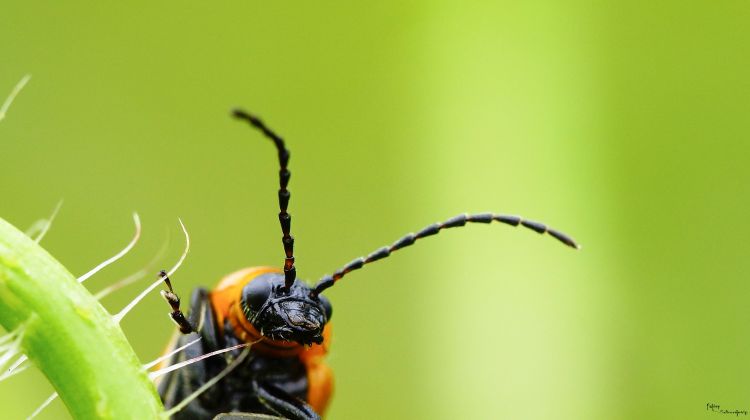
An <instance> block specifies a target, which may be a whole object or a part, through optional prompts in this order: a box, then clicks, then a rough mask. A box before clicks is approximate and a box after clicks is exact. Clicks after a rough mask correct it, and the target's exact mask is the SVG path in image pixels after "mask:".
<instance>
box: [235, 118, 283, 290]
mask: <svg viewBox="0 0 750 420" xmlns="http://www.w3.org/2000/svg"><path fill="white" fill-rule="evenodd" d="M232 115H233V116H234V117H235V118H238V119H240V120H245V121H247V122H248V123H249V124H250V125H251V126H253V127H255V128H257V129H258V130H260V131H261V132H262V133H263V134H264V135H265V136H266V137H268V138H269V139H270V140H271V141H273V144H274V145H276V149H277V150H278V152H279V166H280V167H281V169H279V223H281V232H282V234H283V237H282V238H281V243H282V244H283V245H284V253H285V254H286V258H285V259H284V287H285V288H286V290H289V288H290V287H292V283H294V279H296V278H297V269H296V268H295V267H294V237H293V236H292V235H291V230H292V216H291V215H290V214H289V213H287V211H286V210H287V207H288V206H289V197H290V196H291V193H290V192H289V190H288V189H287V188H286V187H287V185H288V184H289V177H290V176H291V172H289V169H287V164H289V149H287V148H286V146H285V145H284V140H283V139H282V138H281V137H279V136H278V135H277V134H276V133H274V132H273V131H271V129H270V128H268V127H266V125H265V124H264V123H263V121H261V120H260V118H258V117H256V116H254V115H251V114H248V113H247V112H245V111H243V110H241V109H235V110H234V111H232Z"/></svg>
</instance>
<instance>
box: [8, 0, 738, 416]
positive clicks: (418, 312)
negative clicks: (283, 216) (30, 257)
mask: <svg viewBox="0 0 750 420" xmlns="http://www.w3.org/2000/svg"><path fill="white" fill-rule="evenodd" d="M749 19H750V4H749V3H748V2H747V1H744V0H725V1H719V2H693V3H689V4H688V3H685V2H675V1H673V2H661V3H658V4H657V3H655V2H650V1H635V2H600V3H596V4H593V3H590V2H572V1H566V2H532V3H523V4H518V3H516V2H473V3H467V2H458V1H431V2H426V1H424V2H394V1H385V2H370V3H363V4H356V3H352V2H323V3H321V2H293V3H289V2H283V3H278V2H258V1H242V2H226V3H217V4H211V5H208V4H205V3H201V4H197V3H195V2H177V3H175V2H156V3H154V2H146V1H131V2H127V4H120V3H91V2H77V1H74V2H65V3H54V2H42V3H39V2H23V1H18V0H10V1H5V2H3V3H2V5H0V63H1V64H0V97H1V98H4V97H5V94H6V93H7V92H9V91H10V90H11V88H12V86H13V85H14V84H15V83H16V81H17V80H19V79H20V78H21V76H22V75H23V74H25V73H31V74H33V79H32V80H31V82H30V83H29V85H28V86H27V88H26V89H25V90H24V91H23V92H22V93H21V95H20V96H19V97H18V98H17V100H16V102H15V104H14V105H13V107H12V108H11V109H10V112H9V113H8V117H7V119H5V120H4V121H3V122H2V123H0V156H2V160H1V162H2V165H0V190H1V191H2V199H1V201H0V217H3V218H5V219H7V220H9V221H10V222H12V223H14V224H16V225H17V226H19V227H21V228H22V229H23V228H25V227H27V226H29V225H30V224H32V223H33V222H34V221H35V220H37V219H39V218H42V217H45V216H46V215H47V214H49V212H50V211H51V209H52V208H53V207H54V205H55V203H56V202H57V201H58V200H59V199H61V198H63V199H64V200H65V204H64V206H63V208H62V211H61V212H60V214H59V216H58V219H57V222H56V223H55V225H54V226H53V228H52V230H51V231H50V233H49V234H48V236H47V238H45V240H44V242H43V244H44V245H45V247H46V248H47V249H49V250H50V251H51V252H52V253H53V254H54V255H55V256H56V257H57V258H59V259H60V261H62V262H63V263H64V264H66V266H67V267H68V268H69V269H70V270H72V272H73V273H74V274H82V273H83V272H85V271H87V270H88V269H89V268H91V267H93V266H94V265H96V264H97V263H99V262H100V261H102V260H103V259H105V258H107V257H109V256H110V255H112V254H113V253H114V252H116V251H117V250H119V249H120V248H121V247H122V246H123V245H124V244H125V243H126V242H127V241H128V240H129V238H130V235H131V232H132V225H131V221H130V213H131V212H132V211H133V210H137V211H138V212H139V213H140V214H141V216H142V218H143V223H144V229H145V230H144V237H143V240H142V241H141V243H140V244H139V246H138V247H137V249H136V251H135V252H133V253H131V254H130V255H128V256H127V257H126V258H125V259H124V260H123V261H122V262H120V263H118V264H116V265H115V266H112V267H110V268H107V269H106V270H105V271H104V272H102V273H101V274H100V275H99V276H97V277H96V278H95V279H93V280H91V282H90V283H89V286H90V288H91V289H93V290H98V289H99V288H101V287H104V286H105V285H107V284H109V283H111V282H113V281H115V280H117V279H118V278H120V277H122V276H124V275H126V274H128V273H130V272H132V271H135V270H137V269H139V268H140V267H142V266H143V265H144V264H145V263H146V262H147V261H148V260H149V259H150V258H151V257H152V256H153V255H154V254H155V253H156V252H157V250H158V249H159V247H160V246H161V244H162V243H163V242H164V241H165V238H167V236H168V235H169V236H171V238H172V241H171V242H170V246H169V251H168V255H167V256H166V257H165V258H164V260H163V261H161V262H160V264H161V265H163V266H170V265H171V264H172V263H173V261H174V259H175V258H176V256H177V255H178V254H179V252H180V250H181V248H182V238H181V237H180V234H179V230H178V225H177V217H178V216H179V217H182V218H183V220H184V221H185V223H186V225H187V226H188V229H189V230H190V232H191V234H192V239H193V248H192V251H191V253H190V256H189V258H188V260H187V262H186V264H185V265H184V268H183V269H181V270H180V272H179V273H178V274H177V275H176V276H175V279H174V280H175V282H176V283H177V287H178V290H179V291H180V292H181V293H182V294H183V295H184V296H186V295H188V294H189V290H190V289H191V288H192V287H194V286H197V285H212V284H214V283H215V282H216V281H217V280H218V279H219V278H220V277H221V276H222V275H224V274H226V273H228V272H231V271H233V270H235V269H238V268H240V267H243V266H249V265H261V264H279V263H281V261H282V249H281V245H280V242H279V237H280V231H279V227H278V222H277V220H276V215H275V213H276V211H277V208H276V198H275V195H276V185H277V178H276V170H277V167H276V159H275V154H274V151H273V148H272V146H271V145H270V143H268V142H267V141H266V140H264V139H262V138H261V137H260V136H259V135H258V134H257V133H256V132H253V131H251V130H250V129H249V128H247V127H246V126H245V125H243V124H239V123H237V122H234V121H232V120H231V119H230V118H229V117H228V110H229V109H230V108H231V107H232V106H235V105H242V106H245V107H247V108H248V109H251V110H253V111H256V112H258V113H260V114H261V115H262V116H263V117H264V119H265V120H266V121H267V122H268V123H269V124H270V125H271V126H272V127H274V128H275V129H276V130H278V131H279V132H280V133H282V134H283V135H284V136H285V137H286V138H287V140H288V144H289V146H290V148H291V151H292V160H291V170H292V173H293V177H292V181H291V185H290V189H291V191H292V192H293V197H292V201H291V206H290V211H291V213H292V214H293V216H294V227H293V232H294V234H295V236H296V237H297V248H296V251H297V257H298V269H299V273H300V275H301V276H302V277H303V278H307V279H310V280H315V279H317V278H318V277H319V276H320V275H322V274H324V273H326V272H331V271H332V270H334V269H336V268H338V267H339V266H340V265H342V264H344V263H346V262H348V261H349V260H350V259H352V258H354V257H356V256H359V255H362V254H366V253H368V252H370V251H372V250H374V249H375V248H377V247H379V246H381V245H383V244H386V243H390V242H391V241H392V240H394V239H396V238H397V237H400V235H402V234H403V233H405V232H408V231H410V230H416V229H419V228H421V227H423V226H424V225H426V224H428V223H431V222H433V221H436V220H442V219H445V218H447V217H449V216H452V215H454V214H456V213H460V212H463V211H487V210H494V211H500V212H506V213H518V214H522V215H525V216H527V217H530V218H534V219H539V220H542V221H545V222H547V223H549V224H550V225H552V226H555V227H558V228H559V229H561V230H564V231H566V232H568V233H570V234H572V235H573V236H574V237H575V238H576V239H578V240H579V241H580V242H581V243H582V244H583V250H582V251H581V252H574V251H571V250H569V249H566V248H564V247H562V246H560V245H558V244H557V243H555V242H554V241H553V240H551V239H549V238H539V237H536V235H534V234H533V233H529V232H526V231H523V232H522V231H514V230H512V229H511V228H508V227H503V226H500V225H495V226H491V227H482V226H470V227H467V228H465V229H463V230H461V231H456V230H453V231H448V232H444V233H442V234H440V235H439V236H437V237H435V238H431V239H429V240H425V241H424V242H420V243H419V244H418V246H415V247H412V248H409V249H405V250H403V251H401V252H400V253H398V254H396V255H394V256H393V257H392V258H391V259H389V260H387V261H383V262H380V263H378V264H375V265H373V266H369V267H367V268H366V269H364V270H362V271H361V272H357V273H356V274H351V275H350V276H348V277H347V278H346V279H345V280H343V281H342V282H341V283H340V284H339V285H338V286H337V287H335V288H334V289H332V290H331V291H330V292H329V293H328V294H329V296H330V297H331V298H332V300H333V302H334V307H335V311H334V318H333V319H334V327H335V334H334V342H333V347H332V352H331V354H330V364H331V365H332V366H333V368H334V370H335V372H336V393H335V397H334V400H333V403H332V406H331V408H330V411H329V416H328V417H329V418H330V419H355V418H356V419H380V418H445V419H448V418H509V419H581V418H587V419H605V418H606V419H648V418H653V419H665V418H680V419H687V418H722V417H723V415H720V414H716V413H711V412H708V411H706V403H709V402H712V403H716V404H721V405H722V407H724V408H732V409H734V408H736V409H741V410H750V384H749V383H748V377H750V365H749V364H748V363H747V361H748V359H747V355H748V354H750V337H749V336H748V333H747V325H748V323H749V322H750V315H749V313H750V311H748V304H747V299H748V297H749V296H750V286H748V284H747V274H746V273H747V271H748V268H750V267H748V266H749V265H750V258H748V252H747V245H746V243H747V238H748V237H750V226H749V225H748V223H747V221H746V220H747V218H746V215H747V214H748V211H750V202H749V201H748V193H750V191H749V187H748V182H749V181H750V165H748V156H750V154H749V153H750V143H749V142H748V136H749V135H750V118H748V109H749V107H750V77H749V76H748V66H749V65H750V51H749V48H748V46H749V45H750V31H748V29H747V22H748V21H749ZM145 284H146V282H145V281H144V282H142V283H141V286H132V287H130V288H128V289H125V290H123V291H121V292H120V293H118V294H117V295H116V296H112V297H111V298H107V299H106V300H105V301H104V302H103V303H104V304H105V306H107V307H108V308H109V309H110V310H117V309H119V308H120V307H122V306H123V305H124V304H125V303H126V302H127V301H128V300H129V299H130V298H132V297H133V296H134V295H135V294H137V293H138V292H139V290H140V288H142V287H143V285H145ZM167 309H168V308H167V305H166V304H164V303H163V302H162V301H161V299H160V297H159V296H158V294H157V293H153V294H152V295H151V296H149V297H148V298H147V299H146V300H145V301H144V302H143V303H142V304H141V305H140V306H139V307H138V308H137V309H136V311H134V313H133V314H132V315H131V316H129V317H128V318H127V319H126V320H125V321H124V325H123V327H124V329H125V331H126V333H127V335H128V337H129V338H130V339H131V341H132V343H133V346H134V347H135V349H136V351H137V352H138V354H139V355H140V356H141V358H142V359H143V360H144V361H147V360H151V359H153V358H154V357H156V356H157V355H158V354H159V353H160V352H161V350H162V348H163V346H164V345H165V343H166V341H167V338H168V336H169V335H170V334H171V332H172V330H173V327H172V324H171V323H170V322H169V319H168V317H167ZM51 392H52V390H51V388H50V386H49V385H48V384H47V383H46V381H45V379H44V378H43V377H42V376H41V374H39V373H38V372H26V373H24V374H22V375H20V376H17V377H14V378H12V379H10V380H8V381H6V382H4V383H2V384H0V399H1V400H2V417H3V418H23V417H25V416H27V415H28V414H30V413H31V412H32V411H33V410H34V408H35V407H37V406H38V405H39V404H40V403H41V402H42V401H43V400H44V399H45V398H46V397H47V396H48V395H49V394H50V393H51ZM64 416H66V414H65V409H64V407H63V405H62V404H61V403H60V402H59V401H58V402H55V403H54V404H53V405H52V406H51V407H50V408H49V409H48V410H47V411H46V412H45V413H44V414H43V415H42V417H41V418H48V419H52V418H60V417H64Z"/></svg>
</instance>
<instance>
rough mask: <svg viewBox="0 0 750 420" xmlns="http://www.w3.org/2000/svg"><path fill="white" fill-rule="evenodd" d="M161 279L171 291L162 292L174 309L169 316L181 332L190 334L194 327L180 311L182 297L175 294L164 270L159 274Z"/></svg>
mask: <svg viewBox="0 0 750 420" xmlns="http://www.w3.org/2000/svg"><path fill="white" fill-rule="evenodd" d="M159 277H160V278H162V279H164V283H165V284H166V285H167V287H168V288H169V290H168V291H167V290H162V291H161V296H162V297H163V298H164V300H166V301H167V303H169V306H171V307H172V312H171V313H170V314H169V315H170V316H171V317H172V320H173V321H174V322H175V324H177V326H178V327H180V332H181V333H183V334H190V333H191V332H193V331H194V329H193V326H192V325H190V322H188V320H187V318H185V314H184V313H182V310H180V297H179V296H177V294H175V292H174V290H173V289H172V282H171V281H169V276H167V272H166V271H164V270H161V271H160V272H159Z"/></svg>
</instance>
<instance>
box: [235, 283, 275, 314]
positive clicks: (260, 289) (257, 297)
mask: <svg viewBox="0 0 750 420" xmlns="http://www.w3.org/2000/svg"><path fill="white" fill-rule="evenodd" d="M270 295H271V283H270V282H269V281H268V280H266V279H263V278H256V279H255V280H253V281H251V282H250V283H248V284H247V285H245V287H244V288H242V302H243V303H244V306H245V307H247V308H249V309H250V311H251V312H253V313H255V312H258V311H260V308H262V307H263V304H264V303H266V300H268V297H269V296H270Z"/></svg>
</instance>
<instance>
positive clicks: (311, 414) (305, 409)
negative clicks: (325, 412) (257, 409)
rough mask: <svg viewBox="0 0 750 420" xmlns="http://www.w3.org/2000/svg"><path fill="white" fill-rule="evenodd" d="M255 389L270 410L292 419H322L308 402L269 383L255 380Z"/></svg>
mask: <svg viewBox="0 0 750 420" xmlns="http://www.w3.org/2000/svg"><path fill="white" fill-rule="evenodd" d="M253 390H254V391H255V394H256V395H257V396H258V399H259V400H260V402H261V403H262V404H263V405H265V406H266V407H267V408H268V409H269V410H271V411H273V412H275V413H277V414H278V415H280V416H283V417H286V418H288V419H291V420H320V416H319V415H318V413H316V412H315V410H313V409H312V407H310V405H308V404H307V403H306V402H304V401H302V400H300V399H299V398H295V397H293V396H291V395H289V394H288V393H286V392H285V391H284V390H282V389H280V388H278V387H276V386H274V385H272V384H269V383H261V382H258V381H256V380H254V381H253Z"/></svg>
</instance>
